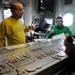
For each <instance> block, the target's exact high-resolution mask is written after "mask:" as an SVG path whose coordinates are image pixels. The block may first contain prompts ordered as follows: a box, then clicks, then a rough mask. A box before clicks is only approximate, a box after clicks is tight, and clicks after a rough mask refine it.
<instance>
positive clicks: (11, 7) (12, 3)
mask: <svg viewBox="0 0 75 75" xmlns="http://www.w3.org/2000/svg"><path fill="white" fill-rule="evenodd" d="M14 3H20V2H18V1H13V2H11V3H10V10H13V9H16V6H15V4H14Z"/></svg>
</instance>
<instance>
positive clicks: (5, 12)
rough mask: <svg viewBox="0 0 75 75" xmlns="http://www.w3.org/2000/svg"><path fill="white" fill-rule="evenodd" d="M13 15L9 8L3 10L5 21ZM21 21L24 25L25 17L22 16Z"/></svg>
mask: <svg viewBox="0 0 75 75" xmlns="http://www.w3.org/2000/svg"><path fill="white" fill-rule="evenodd" d="M11 15H12V13H11V11H10V9H9V8H8V9H4V10H3V18H4V19H6V18H8V17H10V16H11ZM21 20H22V22H23V23H24V18H23V16H22V18H21Z"/></svg>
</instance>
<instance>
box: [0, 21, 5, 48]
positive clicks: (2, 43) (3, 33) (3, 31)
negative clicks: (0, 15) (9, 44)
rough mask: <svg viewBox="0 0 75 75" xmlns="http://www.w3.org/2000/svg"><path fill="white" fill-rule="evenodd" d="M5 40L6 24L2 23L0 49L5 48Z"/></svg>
mask: <svg viewBox="0 0 75 75" xmlns="http://www.w3.org/2000/svg"><path fill="white" fill-rule="evenodd" d="M4 38H5V24H4V22H2V23H1V24H0V47H3V46H4V41H5V40H4Z"/></svg>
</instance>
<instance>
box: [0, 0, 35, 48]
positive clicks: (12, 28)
mask: <svg viewBox="0 0 75 75" xmlns="http://www.w3.org/2000/svg"><path fill="white" fill-rule="evenodd" d="M10 10H11V13H12V16H10V17H8V18H7V19H5V20H3V21H2V22H1V24H0V47H3V46H4V39H5V37H6V38H7V46H11V45H17V44H24V43H26V39H25V32H28V31H29V30H30V29H32V30H35V29H36V27H35V26H33V25H30V26H24V25H23V23H22V21H21V20H20V18H22V15H23V12H24V10H23V5H22V4H21V3H19V2H17V1H14V2H12V3H11V4H10Z"/></svg>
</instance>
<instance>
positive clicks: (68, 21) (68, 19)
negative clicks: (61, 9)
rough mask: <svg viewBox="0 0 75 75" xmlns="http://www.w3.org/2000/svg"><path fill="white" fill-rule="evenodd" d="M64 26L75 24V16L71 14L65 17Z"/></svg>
mask: <svg viewBox="0 0 75 75" xmlns="http://www.w3.org/2000/svg"><path fill="white" fill-rule="evenodd" d="M63 21H64V23H63V24H64V25H65V26H70V25H72V23H73V15H72V14H71V13H67V14H65V15H64V17H63Z"/></svg>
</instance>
